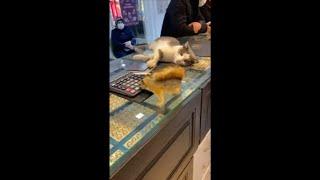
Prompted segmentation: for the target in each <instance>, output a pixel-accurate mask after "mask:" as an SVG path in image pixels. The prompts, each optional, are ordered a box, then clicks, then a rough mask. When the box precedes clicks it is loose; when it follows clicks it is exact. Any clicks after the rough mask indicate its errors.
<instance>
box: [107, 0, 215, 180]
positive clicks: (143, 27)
mask: <svg viewBox="0 0 320 180" xmlns="http://www.w3.org/2000/svg"><path fill="white" fill-rule="evenodd" d="M169 3H170V0H138V14H139V16H138V19H139V24H138V25H135V26H129V27H130V28H131V29H132V30H133V32H134V33H135V35H136V37H138V38H143V39H145V40H146V41H147V43H150V42H152V41H153V40H155V39H156V38H158V37H160V34H161V28H162V23H163V19H164V15H165V12H166V8H167V6H168V5H169ZM112 6H113V7H112ZM109 8H110V11H109V12H110V16H109V17H110V19H109V25H110V26H109V27H110V29H109V40H111V31H112V29H113V28H114V27H115V21H114V18H115V17H116V16H117V13H119V12H121V7H120V3H119V0H109ZM112 8H113V9H112ZM115 11H118V12H115ZM210 144H211V131H209V133H208V134H207V135H206V137H205V138H204V140H203V142H202V143H201V144H200V145H199V147H198V150H197V151H196V153H195V154H194V156H193V157H194V164H193V167H194V168H193V179H194V180H209V179H210V178H211V161H210V154H211V145H210Z"/></svg>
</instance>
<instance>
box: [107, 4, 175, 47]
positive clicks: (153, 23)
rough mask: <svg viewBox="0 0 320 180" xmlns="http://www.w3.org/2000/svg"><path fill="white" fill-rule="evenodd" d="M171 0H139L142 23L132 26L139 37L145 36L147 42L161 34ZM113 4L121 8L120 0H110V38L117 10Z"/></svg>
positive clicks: (140, 20)
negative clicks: (113, 7) (113, 8)
mask: <svg viewBox="0 0 320 180" xmlns="http://www.w3.org/2000/svg"><path fill="white" fill-rule="evenodd" d="M169 2H170V0H138V9H139V10H138V14H139V16H138V18H139V22H140V23H139V25H137V26H134V27H130V28H131V29H132V30H133V31H134V32H135V34H136V35H137V37H139V38H145V39H146V40H147V42H151V41H153V40H154V39H156V38H157V37H159V36H160V33H161V28H162V22H163V18H164V15H165V10H166V8H167V6H168V4H169ZM113 5H115V6H117V8H120V9H121V7H120V4H119V0H109V6H110V7H109V8H110V11H109V12H110V16H109V17H110V20H109V25H110V27H111V28H110V30H109V39H111V30H112V28H114V26H115V23H114V19H113V16H116V15H115V14H116V12H113V11H115V10H112V8H111V6H113ZM118 10H119V9H118ZM113 13H114V14H113Z"/></svg>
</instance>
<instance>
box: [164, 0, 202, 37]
mask: <svg viewBox="0 0 320 180" xmlns="http://www.w3.org/2000/svg"><path fill="white" fill-rule="evenodd" d="M203 1H204V0H200V1H199V0H171V2H170V4H169V6H168V8H167V10H166V14H165V16H164V20H163V24H162V30H161V36H172V37H181V36H191V35H196V34H199V33H205V32H207V28H208V25H207V24H206V22H205V19H204V18H203V16H202V15H201V13H200V9H199V7H200V6H203V5H204V3H203Z"/></svg>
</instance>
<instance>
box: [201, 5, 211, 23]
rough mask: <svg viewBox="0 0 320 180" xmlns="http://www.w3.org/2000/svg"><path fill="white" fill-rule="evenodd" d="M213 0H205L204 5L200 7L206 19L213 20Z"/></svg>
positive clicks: (207, 20)
mask: <svg viewBox="0 0 320 180" xmlns="http://www.w3.org/2000/svg"><path fill="white" fill-rule="evenodd" d="M211 7H212V0H205V2H204V5H203V6H201V7H200V12H201V14H202V16H203V18H204V20H205V21H206V23H208V22H211V11H212V8H211Z"/></svg>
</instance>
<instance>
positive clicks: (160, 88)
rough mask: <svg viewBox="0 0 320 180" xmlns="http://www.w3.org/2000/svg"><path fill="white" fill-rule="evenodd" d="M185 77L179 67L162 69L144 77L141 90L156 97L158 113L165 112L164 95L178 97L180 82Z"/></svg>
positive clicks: (183, 70) (182, 69) (183, 71)
mask: <svg viewBox="0 0 320 180" xmlns="http://www.w3.org/2000/svg"><path fill="white" fill-rule="evenodd" d="M184 77H185V69H184V68H183V67H180V66H169V67H164V68H162V69H160V70H156V71H154V72H153V73H152V74H150V75H146V76H145V77H144V78H143V80H142V82H141V85H140V86H141V88H142V89H145V90H148V91H151V92H153V94H154V95H155V96H156V97H157V101H158V102H157V106H158V108H159V112H160V113H164V112H165V102H166V100H165V95H166V94H171V95H178V94H180V93H181V82H182V79H183V78H184Z"/></svg>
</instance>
